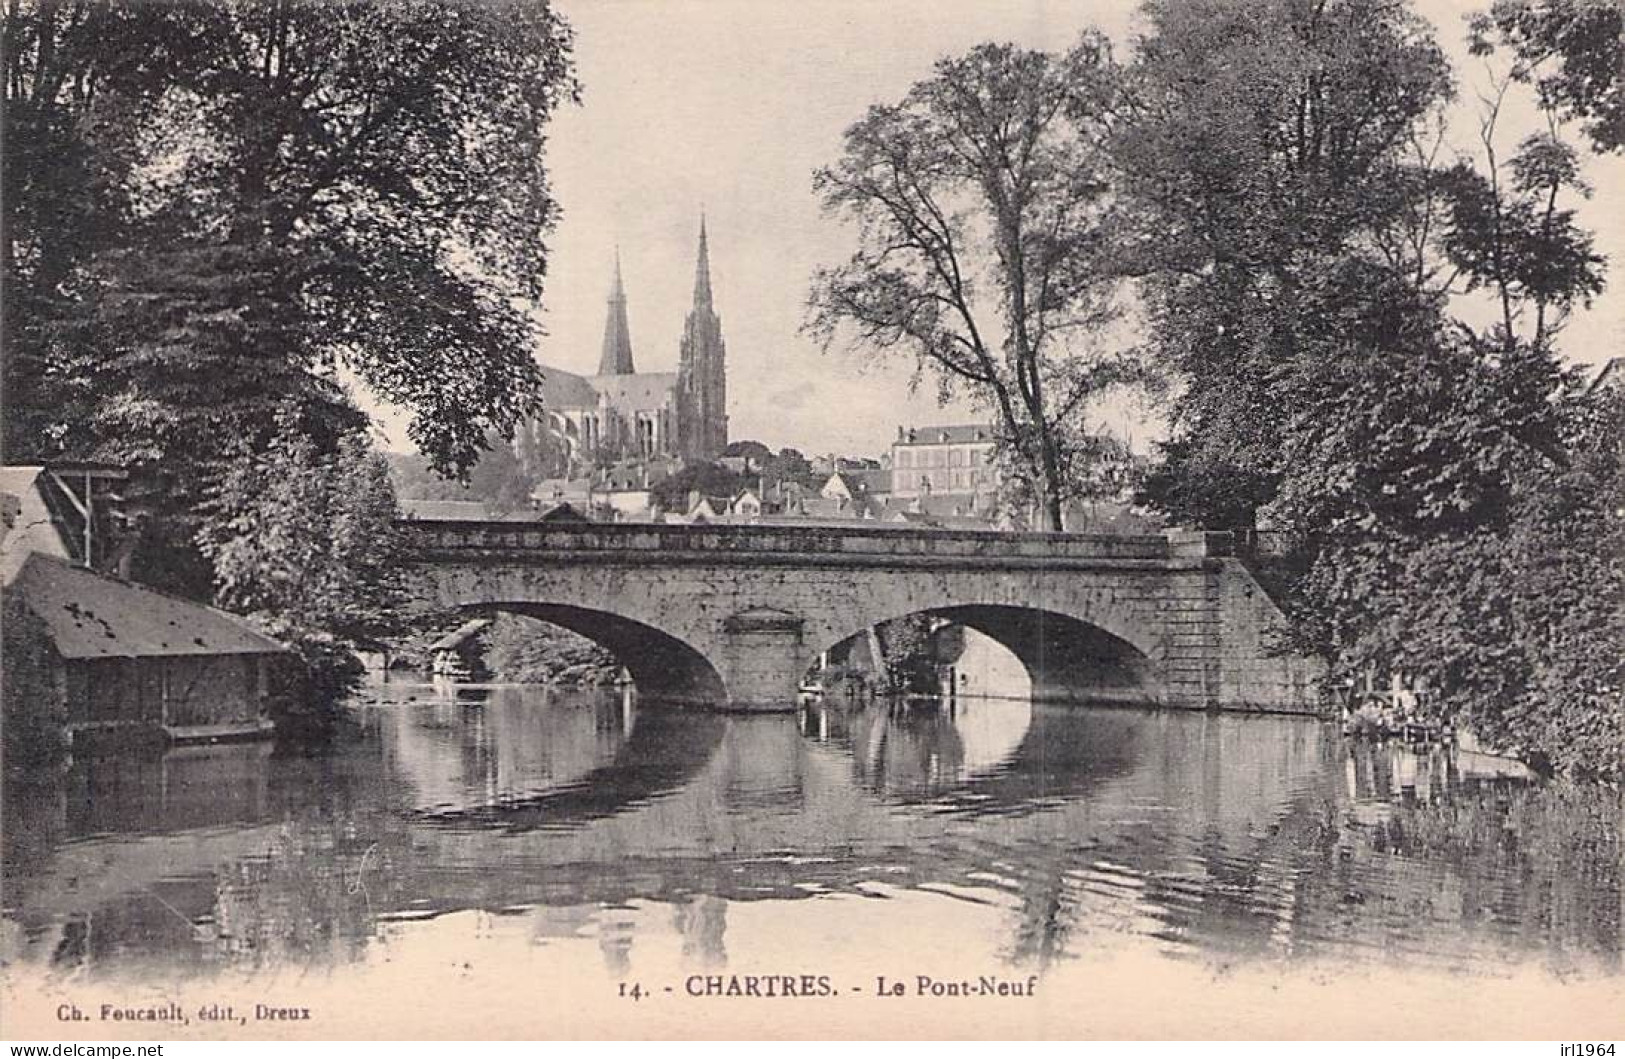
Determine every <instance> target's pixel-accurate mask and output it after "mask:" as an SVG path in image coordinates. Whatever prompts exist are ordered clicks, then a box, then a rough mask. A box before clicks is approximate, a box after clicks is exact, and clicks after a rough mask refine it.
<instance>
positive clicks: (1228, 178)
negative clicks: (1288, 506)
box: [1112, 0, 1451, 527]
mask: <svg viewBox="0 0 1625 1059" xmlns="http://www.w3.org/2000/svg"><path fill="white" fill-rule="evenodd" d="M1143 11H1144V14H1145V17H1146V21H1147V24H1148V27H1149V32H1148V33H1147V34H1146V35H1144V36H1143V37H1141V38H1140V39H1139V40H1138V42H1137V44H1136V49H1135V52H1136V53H1135V56H1134V62H1133V63H1132V66H1131V68H1130V69H1129V71H1128V72H1127V73H1126V75H1125V76H1126V79H1127V82H1128V88H1127V91H1126V93H1125V97H1124V98H1125V112H1124V116H1123V119H1122V120H1121V121H1120V122H1119V123H1118V125H1117V126H1116V134H1115V135H1114V138H1113V141H1112V154H1113V158H1114V160H1115V162H1116V163H1117V166H1118V167H1119V172H1120V179H1121V181H1122V184H1123V186H1124V188H1125V191H1126V192H1127V193H1129V194H1131V195H1132V196H1133V197H1134V198H1135V200H1136V202H1137V203H1138V204H1139V207H1140V208H1139V209H1138V210H1137V211H1136V212H1135V214H1134V216H1135V217H1136V218H1138V219H1140V220H1141V221H1142V223H1143V228H1142V229H1141V230H1140V233H1139V235H1140V237H1139V239H1138V240H1137V241H1136V243H1135V246H1136V247H1137V248H1138V249H1139V251H1140V253H1139V257H1138V260H1137V265H1138V267H1139V268H1140V269H1142V270H1143V271H1144V272H1145V273H1146V276H1147V279H1146V282H1145V283H1144V285H1143V291H1142V292H1143V294H1144V296H1145V299H1146V305H1147V311H1148V317H1149V323H1150V330H1151V343H1150V345H1151V348H1152V350H1153V351H1154V353H1155V354H1156V356H1157V359H1158V361H1159V362H1160V363H1161V364H1162V365H1163V366H1164V367H1165V368H1166V369H1168V370H1169V371H1171V372H1172V374H1173V375H1174V377H1175V378H1176V379H1177V380H1178V381H1179V382H1180V383H1182V384H1183V385H1182V386H1181V387H1180V388H1179V389H1178V390H1177V391H1176V397H1175V400H1174V402H1173V406H1172V409H1171V417H1172V420H1173V428H1174V438H1175V444H1174V445H1173V446H1171V447H1169V448H1168V449H1166V450H1165V451H1164V457H1165V467H1166V473H1165V474H1164V476H1163V479H1162V483H1160V484H1159V483H1156V482H1154V483H1153V485H1154V486H1156V491H1155V492H1153V493H1151V494H1149V495H1150V496H1151V497H1152V498H1153V499H1155V498H1157V497H1159V496H1161V497H1167V498H1169V499H1170V500H1174V498H1175V495H1176V494H1177V501H1176V508H1177V510H1179V512H1180V514H1182V515H1184V516H1185V517H1188V518H1190V519H1191V520H1192V521H1194V522H1196V523H1199V524H1205V525H1209V526H1214V527H1223V526H1227V525H1238V524H1239V525H1251V524H1252V517H1253V513H1254V511H1255V510H1256V508H1257V507H1258V506H1260V505H1261V504H1262V503H1264V502H1266V501H1267V500H1268V498H1270V497H1271V496H1273V495H1274V493H1275V490H1276V488H1277V485H1278V482H1279V477H1280V475H1281V473H1282V470H1283V465H1282V460H1281V453H1282V444H1281V443H1282V439H1283V432H1284V429H1285V426H1286V422H1287V415H1288V414H1289V411H1290V409H1291V408H1292V406H1293V399H1292V397H1291V396H1290V391H1289V387H1290V386H1291V385H1292V383H1293V381H1294V380H1295V379H1297V378H1299V377H1313V374H1314V372H1315V371H1316V370H1317V368H1318V365H1320V364H1321V363H1323V362H1324V361H1325V359H1326V357H1327V356H1328V351H1327V349H1326V347H1325V345H1324V341H1325V340H1326V339H1327V338H1328V337H1330V338H1331V339H1333V340H1334V342H1335V337H1336V336H1335V330H1334V329H1332V328H1328V327H1326V326H1325V325H1324V322H1325V320H1326V319H1327V317H1328V315H1332V314H1342V313H1346V312H1348V311H1349V307H1350V306H1351V305H1356V304H1358V302H1359V301H1360V300H1361V294H1362V285H1364V284H1366V283H1368V282H1369V280H1370V278H1371V276H1370V273H1369V271H1368V270H1366V269H1361V268H1354V267H1342V265H1343V263H1345V262H1348V261H1350V260H1351V259H1353V260H1360V259H1362V258H1363V257H1370V258H1376V257H1377V256H1378V253H1379V249H1380V242H1381V241H1380V240H1379V236H1380V235H1385V234H1389V233H1388V229H1389V226H1390V225H1392V224H1398V223H1399V222H1401V221H1402V220H1404V219H1405V218H1407V217H1409V216H1410V212H1411V211H1410V207H1412V206H1413V202H1412V198H1413V196H1414V194H1415V193H1416V191H1417V185H1418V183H1419V181H1418V180H1417V179H1414V178H1413V177H1411V176H1409V175H1408V174H1407V168H1408V166H1409V161H1410V155H1411V153H1412V151H1413V148H1414V145H1415V144H1416V142H1417V139H1418V137H1419V136H1421V135H1422V134H1423V132H1424V131H1425V126H1426V122H1427V120H1428V119H1429V118H1430V117H1431V116H1434V115H1436V113H1437V112H1438V110H1439V108H1440V107H1441V106H1442V105H1443V104H1444V103H1445V102H1446V101H1447V100H1448V99H1449V97H1450V93H1451V88H1450V82H1449V71H1448V68H1447V66H1446V63H1445V60H1444V57H1443V55H1442V54H1441V53H1440V51H1439V49H1438V47H1437V45H1436V44H1435V43H1434V41H1433V39H1432V36H1431V33H1430V31H1429V29H1428V27H1427V26H1426V24H1425V23H1423V22H1422V21H1421V20H1420V19H1418V18H1417V17H1416V16H1415V15H1414V14H1413V13H1411V12H1410V11H1409V10H1408V9H1406V8H1405V7H1403V6H1402V5H1396V4H1390V3H1379V2H1376V0H1331V2H1328V3H1323V4H1315V5H1312V6H1310V5H1302V4H1297V3H1294V2H1292V0H1242V2H1239V3H1232V2H1228V0H1195V2H1191V3H1174V2H1162V0H1153V2H1151V3H1148V4H1146V5H1145V7H1144V8H1143ZM1169 476H1171V477H1172V478H1174V479H1178V480H1179V485H1178V487H1177V490H1175V489H1174V488H1173V486H1172V483H1171V481H1170V480H1169Z"/></svg>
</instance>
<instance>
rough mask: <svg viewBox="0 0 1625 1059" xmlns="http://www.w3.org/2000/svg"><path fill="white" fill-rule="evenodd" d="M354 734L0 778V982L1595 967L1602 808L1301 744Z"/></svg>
mask: <svg viewBox="0 0 1625 1059" xmlns="http://www.w3.org/2000/svg"><path fill="white" fill-rule="evenodd" d="M357 720H358V726H359V732H358V734H357V735H356V737H355V738H354V739H352V740H349V741H347V742H346V743H345V744H344V745H343V746H342V747H340V748H338V749H336V750H333V751H331V752H327V753H321V754H289V753H279V752H276V751H274V750H273V748H271V747H269V746H266V745H248V746H223V747H212V748H190V749H177V750H173V751H171V752H169V753H167V754H165V755H163V756H161V757H147V758H139V759H133V758H109V759H101V760H90V761H75V762H73V763H72V765H71V767H69V768H67V769H66V770H65V771H63V772H61V773H60V774H55V775H50V776H35V777H33V778H31V779H30V780H28V781H26V782H17V781H14V782H12V783H11V784H10V785H9V786H8V788H7V791H6V820H5V823H6V828H5V834H4V870H5V880H6V884H7V885H6V888H5V894H4V927H3V930H4V933H3V938H0V940H3V949H0V952H3V955H4V958H5V961H6V965H7V968H8V972H9V973H10V974H12V975H13V976H16V975H19V974H20V975H23V976H25V977H28V978H30V979H32V980H35V981H39V982H45V983H51V982H56V983H73V984H74V985H75V986H76V987H85V986H94V985H98V984H102V983H107V984H109V985H111V984H116V983H120V982H125V983H129V982H140V983H143V984H144V985H145V986H146V987H150V988H159V989H169V990H181V991H183V992H184V991H186V990H188V989H192V990H194V992H195V988H196V987H197V986H198V985H199V984H200V983H201V984H207V983H209V982H215V981H221V980H225V979H229V980H231V981H237V982H245V981H266V980H273V981H278V982H284V983H286V982H287V981H289V980H291V979H299V980H303V976H306V975H310V974H316V975H319V976H325V979H326V980H331V979H333V978H334V976H342V975H344V974H346V973H347V972H348V971H349V969H366V968H372V969H373V970H374V971H377V972H378V973H380V974H383V973H384V972H383V971H382V970H381V968H384V967H386V966H387V967H388V969H389V971H388V974H387V975H385V978H387V980H390V981H393V980H395V978H394V977H392V976H400V977H402V978H403V980H410V981H418V982H420V983H421V982H423V981H427V980H433V979H434V978H435V976H437V975H440V974H442V973H444V974H451V973H453V971H455V973H456V974H457V975H460V976H464V977H469V976H472V978H473V979H477V978H478V977H479V975H480V974H481V973H482V969H490V970H492V973H495V970H494V969H496V968H502V969H504V970H503V972H502V973H504V974H507V973H509V972H510V971H511V969H512V968H513V967H514V966H516V965H517V966H522V967H531V968H541V967H543V966H544V964H545V965H546V966H548V967H553V968H558V967H561V966H563V967H568V968H570V969H571V973H572V974H575V975H578V976H580V979H581V981H583V982H588V981H590V982H593V983H598V984H597V985H594V986H593V988H594V989H602V990H606V991H607V990H616V989H625V988H626V983H629V982H630V983H632V984H633V985H636V986H640V987H643V988H652V989H656V990H659V989H675V990H677V991H678V992H681V991H682V990H683V989H685V988H686V987H687V983H688V982H689V979H690V976H692V975H694V974H726V973H754V972H756V971H761V970H763V969H772V970H774V971H775V972H776V971H778V970H781V969H785V968H789V969H811V970H813V971H816V972H818V973H820V974H827V973H828V972H829V969H830V968H832V967H833V968H836V969H842V968H847V967H851V968H853V969H854V970H853V972H852V975H850V976H848V977H847V978H845V979H842V980H841V981H838V982H837V983H836V986H835V987H836V988H846V986H844V985H843V984H842V983H843V982H844V981H851V982H860V981H861V982H863V983H868V982H869V981H870V979H871V978H873V977H874V972H875V971H877V970H885V969H888V968H891V967H893V966H895V967H897V969H898V971H899V973H902V972H907V973H908V974H914V973H916V972H920V973H930V972H931V971H932V970H933V969H937V968H947V969H949V970H952V969H956V968H967V967H974V968H975V969H977V971H978V972H980V971H982V970H983V969H986V970H988V971H989V973H998V974H1001V975H1008V976H1010V977H1011V979H1012V980H1015V981H1025V980H1026V976H1028V975H1037V976H1039V977H1040V979H1042V978H1043V977H1044V976H1047V975H1050V974H1051V973H1052V972H1053V971H1054V970H1055V969H1056V968H1057V967H1060V966H1062V965H1064V964H1066V963H1067V962H1069V961H1076V960H1078V959H1080V958H1086V957H1090V956H1095V955H1098V954H1101V953H1113V952H1125V951H1126V952H1130V953H1136V954H1139V955H1141V956H1143V957H1146V958H1151V959H1154V960H1159V961H1174V962H1176V963H1184V964H1187V965H1193V966H1195V967H1197V968H1200V969H1201V973H1204V974H1205V973H1209V972H1217V971H1222V970H1223V969H1225V968H1232V967H1240V966H1248V965H1256V964H1266V965H1271V966H1294V965H1299V966H1325V965H1328V964H1332V965H1336V966H1339V967H1344V968H1347V967H1350V966H1353V967H1359V966H1368V967H1376V968H1383V969H1391V968H1408V969H1419V970H1430V971H1443V972H1450V973H1456V972H1464V971H1470V972H1471V973H1473V974H1477V975H1489V976H1492V977H1493V976H1495V975H1498V974H1500V975H1513V974H1517V973H1522V972H1524V971H1527V970H1529V969H1536V970H1539V971H1540V972H1541V973H1544V974H1550V975H1555V976H1558V977H1561V978H1573V977H1579V978H1588V977H1589V978H1598V977H1602V978H1608V977H1612V976H1616V975H1618V974H1619V972H1620V961H1621V955H1620V953H1621V934H1620V910H1621V862H1620V841H1619V839H1620V835H1619V831H1620V819H1619V796H1618V793H1617V792H1615V791H1608V790H1605V789H1600V788H1595V789H1593V788H1583V787H1571V786H1567V785H1562V784H1544V783H1539V782H1532V781H1528V780H1526V779H1521V778H1517V777H1516V776H1514V775H1508V774H1503V773H1512V772H1514V771H1515V770H1513V769H1510V768H1506V767H1504V766H1503V765H1502V764H1500V763H1497V762H1496V761H1494V760H1493V759H1485V758H1469V757H1466V756H1457V755H1453V754H1449V753H1445V752H1442V751H1434V752H1431V753H1430V752H1413V751H1411V750H1408V749H1405V748H1401V747H1396V746H1380V745H1373V744H1369V743H1352V742H1350V741H1347V740H1345V739H1344V738H1343V737H1342V736H1341V735H1340V733H1339V732H1338V731H1337V730H1336V728H1335V727H1334V726H1331V725H1328V724H1326V723H1323V722H1320V721H1317V720H1314V719H1310V718H1304V717H1283V716H1255V715H1234V714H1224V715H1219V714H1199V713H1187V712H1173V711H1156V710H1137V709H1122V708H1117V709H1105V708H1083V707H1076V706H1072V707H1067V706H1054V705H1034V704H1031V703H1029V702H1026V701H1021V700H996V699H965V700H962V701H959V702H957V703H951V704H950V703H943V702H921V703H915V704H912V705H911V706H910V707H908V708H906V709H899V708H888V707H886V706H870V707H867V708H847V707H842V706H834V705H832V706H823V705H811V706H806V707H804V708H803V709H802V710H801V711H800V712H799V713H797V714H793V715H792V714H780V715H771V716H739V715H724V714H714V713H703V712H683V711H673V710H664V709H657V708H653V707H650V708H642V709H640V708H639V707H638V705H637V703H636V701H635V698H634V696H633V694H632V693H631V692H630V691H628V692H625V693H620V692H603V693H577V692H560V691H549V690H546V689H543V688H536V687H494V688H485V689H472V688H463V689H456V690H453V689H436V688H434V687H432V686H427V685H408V686H405V687H401V686H395V687H392V688H386V689H380V693H379V694H378V695H376V696H375V697H374V699H373V701H370V702H369V703H368V704H366V705H362V706H360V707H358V709H357ZM877 946H883V949H884V952H885V953H886V954H887V956H888V959H889V960H890V962H888V963H887V964H886V966H885V967H883V968H877V967H876V965H875V960H874V956H875V953H876V951H877V948H876V947H877ZM899 952H906V954H907V957H906V960H903V961H902V962H901V963H898V962H897V961H898V959H899V957H898V955H897V954H898V953H899ZM865 960H867V961H868V962H865ZM922 968H923V969H925V970H924V971H923V972H922V971H921V969H922ZM538 973H539V972H538ZM860 973H861V976H862V977H861V978H860V977H857V975H859V974H860ZM290 976H291V977H290ZM378 980H380V981H382V980H385V979H378ZM909 980H910V981H911V982H912V981H913V979H912V978H910V979H909ZM851 988H852V989H854V990H856V989H857V988H859V987H858V986H857V985H853V986H851Z"/></svg>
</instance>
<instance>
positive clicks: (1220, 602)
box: [401, 521, 1316, 712]
mask: <svg viewBox="0 0 1625 1059" xmlns="http://www.w3.org/2000/svg"><path fill="white" fill-rule="evenodd" d="M401 528H402V529H403V531H404V532H405V534H406V536H407V539H408V541H409V547H410V558H409V562H410V564H411V567H412V571H413V576H414V578H415V580H416V583H417V586H418V592H419V593H420V594H421V595H422V596H423V597H424V598H425V599H426V600H429V601H432V602H434V603H436V604H438V605H440V606H444V607H448V608H451V607H456V608H464V609H468V610H474V611H491V610H506V611H512V612H515V613H519V614H525V615H529V616H531V617H536V618H541V619H543V620H545V621H549V622H553V623H554V624H557V625H561V626H564V627H565V628H568V629H572V630H574V631H575V632H578V633H581V634H582V635H585V636H587V637H590V638H591V639H593V640H596V641H597V642H599V643H600V644H603V645H604V646H605V647H607V648H609V649H610V650H611V651H613V652H614V653H615V654H616V655H617V656H618V657H619V658H620V660H621V661H622V664H624V665H625V666H626V667H627V669H628V670H629V671H630V673H631V674H632V678H633V680H635V681H636V683H637V686H638V690H639V693H640V694H641V695H643V696H644V697H646V698H648V699H651V700H657V701H668V702H675V703H680V704H689V705H706V706H713V707H719V708H725V709H735V710H787V709H793V708H794V706H795V703H796V691H797V686H798V684H799V682H800V680H801V678H802V677H803V676H804V675H805V673H806V671H807V670H808V668H809V667H810V666H811V665H812V664H813V663H814V662H815V661H816V660H817V658H818V656H819V654H820V653H821V652H823V651H826V650H828V649H829V648H831V647H833V646H834V645H835V644H837V643H840V642H841V641H843V640H846V639H848V638H849V637H852V636H855V635H858V634H860V633H862V632H864V631H865V630H866V629H868V628H870V627H872V626H874V625H876V624H878V623H880V622H883V621H886V620H889V619H893V618H900V617H904V616H908V615H913V614H930V615H935V616H938V617H941V618H944V619H947V620H949V621H952V622H956V623H959V624H962V625H965V626H968V627H970V628H974V629H977V630H979V631H981V632H983V633H985V634H987V635H988V636H991V637H992V638H994V639H995V640H997V641H999V642H1000V643H1002V644H1004V645H1005V646H1006V647H1008V648H1009V649H1010V650H1011V651H1012V652H1013V653H1014V654H1015V655H1016V657H1017V658H1019V659H1020V660H1021V661H1022V663H1023V664H1024V665H1025V666H1026V668H1027V670H1028V672H1029V673H1030V674H1031V676H1032V679H1033V693H1034V696H1035V697H1037V698H1046V699H1075V700H1080V701H1123V702H1138V703H1147V704H1157V705H1166V706H1178V707H1190V708H1226V709H1255V710H1272V711H1293V712H1299V711H1310V710H1312V709H1313V708H1314V703H1315V693H1314V678H1315V676H1316V672H1315V670H1314V667H1313V666H1312V665H1311V664H1310V663H1309V662H1308V661H1307V660H1304V659H1300V658H1291V657H1283V656H1280V655H1278V654H1276V653H1274V652H1273V651H1272V650H1271V649H1270V644H1271V640H1272V637H1273V636H1274V634H1275V632H1276V630H1277V629H1278V628H1279V623H1280V621H1281V614H1280V611H1279V609H1278V608H1277V607H1276V605H1275V603H1274V602H1273V601H1272V600H1271V599H1270V597H1269V595H1268V594H1267V593H1266V592H1265V591H1264V590H1263V588H1262V587H1261V586H1260V584H1259V582H1258V581H1257V580H1256V579H1255V578H1254V576H1253V573H1252V572H1251V570H1250V568H1249V566H1248V564H1247V562H1246V561H1244V559H1243V558H1242V557H1241V556H1238V555H1237V554H1236V549H1235V546H1234V541H1233V540H1232V538H1231V536H1230V535H1229V534H1223V533H1199V532H1198V533H1169V534H1166V535H1163V536H1155V537H1115V536H1086V535H1077V534H1025V533H993V532H979V531H966V532H948V531H940V530H930V531H927V530H916V529H908V528H896V529H894V528H880V527H874V528H868V527H864V528H845V527H842V528H833V527H827V526H759V525H726V526H723V525H693V526H666V525H654V524H580V523H575V524H563V523H554V524H542V523H523V522H451V521H445V522H441V521H435V522H418V521H404V522H402V523H401Z"/></svg>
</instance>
